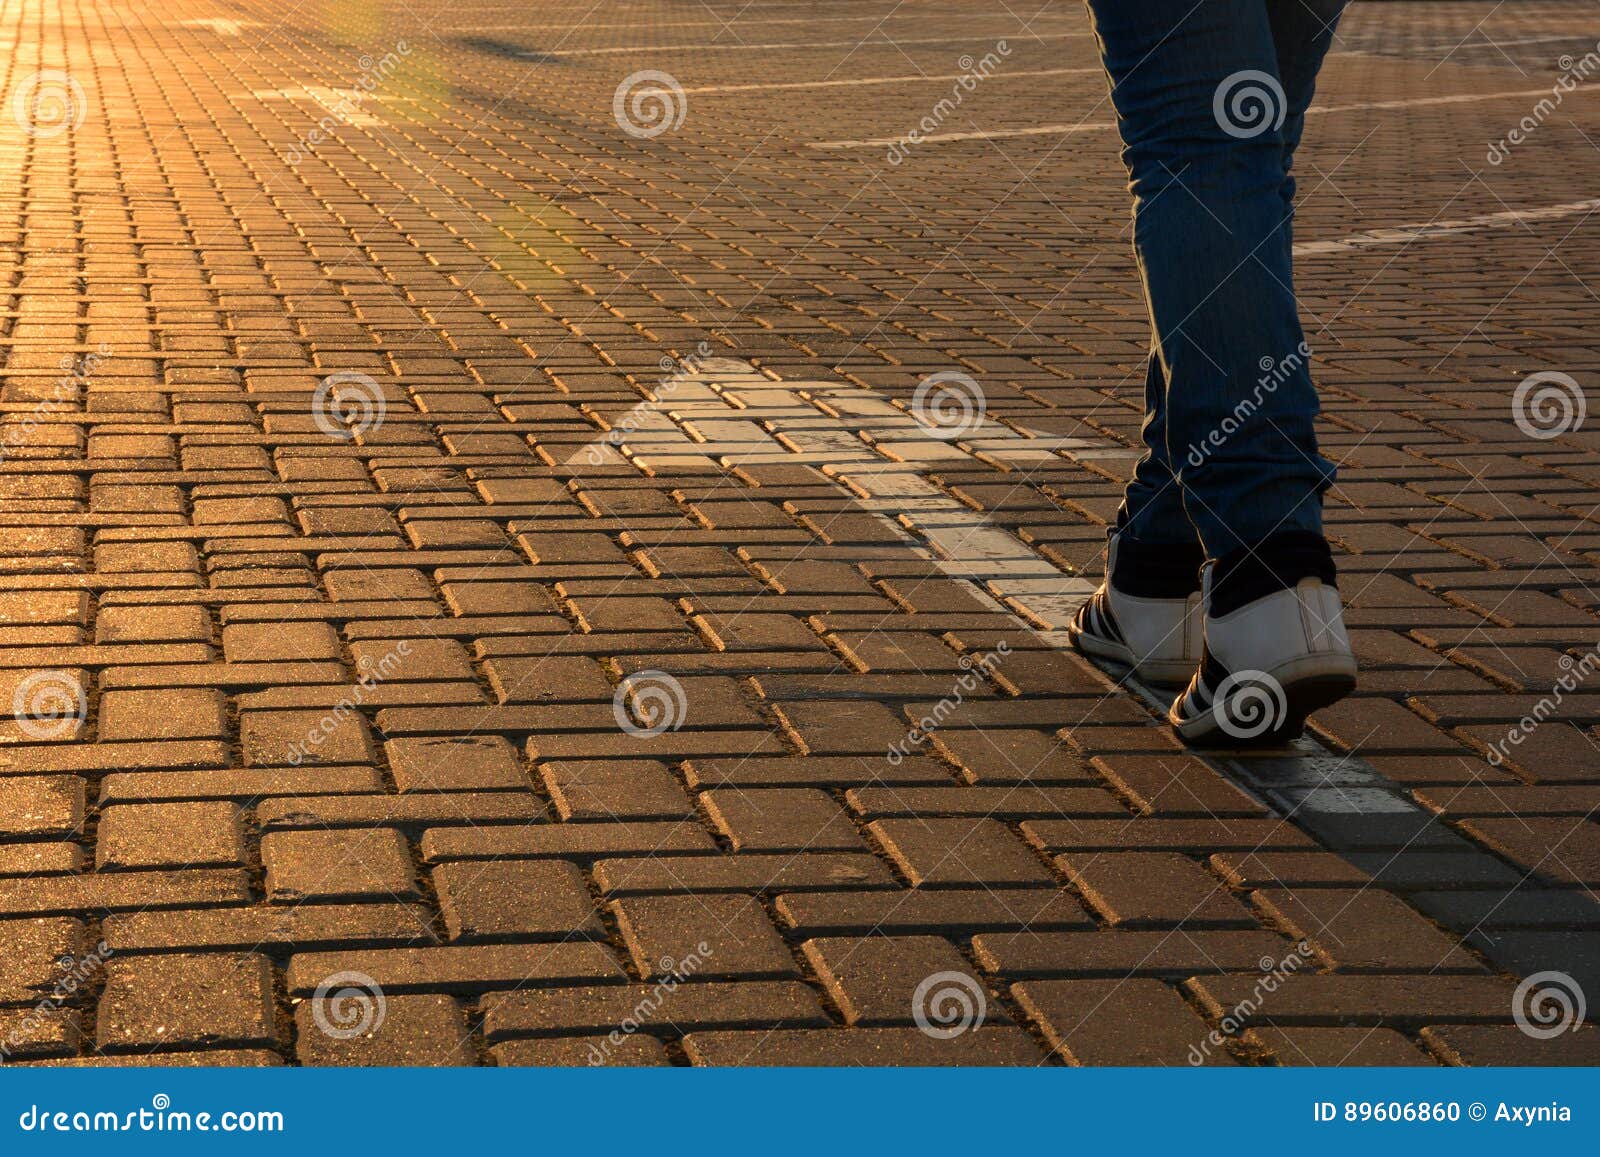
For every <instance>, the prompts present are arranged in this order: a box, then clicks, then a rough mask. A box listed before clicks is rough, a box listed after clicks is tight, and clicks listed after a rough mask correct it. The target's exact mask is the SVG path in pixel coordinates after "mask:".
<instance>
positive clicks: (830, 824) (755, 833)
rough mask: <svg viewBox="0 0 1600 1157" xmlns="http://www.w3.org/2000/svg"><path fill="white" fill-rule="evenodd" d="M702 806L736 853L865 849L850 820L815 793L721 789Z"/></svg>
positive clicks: (823, 794)
mask: <svg viewBox="0 0 1600 1157" xmlns="http://www.w3.org/2000/svg"><path fill="white" fill-rule="evenodd" d="M700 802H701V806H702V807H704V808H705V810H706V814H707V815H708V816H709V817H710V818H711V821H712V823H714V824H715V825H716V826H717V829H718V830H719V831H720V832H721V833H722V834H723V835H724V836H725V837H727V840H728V842H729V844H730V845H731V846H732V847H733V850H734V851H736V852H857V851H865V850H866V843H865V841H863V840H862V838H861V833H860V832H858V831H857V830H856V828H855V825H854V824H853V823H851V821H850V817H849V816H848V815H846V814H845V812H844V810H843V809H841V808H840V807H839V805H838V804H837V803H836V802H834V800H833V799H831V798H830V797H829V796H828V794H827V793H826V792H824V791H821V790H819V789H817V788H770V789H763V790H759V791H747V790H744V789H742V788H718V789H716V790H714V791H708V792H706V793H704V794H703V795H702V796H701V797H700Z"/></svg>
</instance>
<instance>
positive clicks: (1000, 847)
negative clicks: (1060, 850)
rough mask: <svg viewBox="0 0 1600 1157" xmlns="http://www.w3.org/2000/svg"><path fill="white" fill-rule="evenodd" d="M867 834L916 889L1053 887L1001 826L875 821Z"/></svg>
mask: <svg viewBox="0 0 1600 1157" xmlns="http://www.w3.org/2000/svg"><path fill="white" fill-rule="evenodd" d="M867 830H868V831H870V832H871V833H872V834H873V835H874V836H875V837H876V838H877V839H878V840H879V841H880V842H881V843H882V844H883V846H884V848H885V850H886V851H888V853H889V855H891V856H892V857H894V860H895V863H896V864H897V865H898V866H899V868H900V870H901V871H902V872H904V873H905V874H906V876H907V877H908V878H909V879H910V880H911V882H912V883H913V884H916V885H929V886H940V887H991V888H992V887H1002V888H1003V887H1026V886H1030V885H1033V886H1037V885H1040V884H1048V883H1050V882H1051V876H1050V872H1049V870H1048V869H1047V868H1046V867H1045V866H1044V864H1043V863H1042V862H1041V861H1040V860H1039V859H1038V858H1037V857H1036V856H1035V855H1034V854H1033V853H1032V852H1031V851H1030V850H1029V849H1028V847H1027V845H1025V844H1024V843H1023V842H1022V841H1021V840H1020V839H1018V837H1017V836H1016V835H1015V834H1014V833H1012V832H1011V831H1009V830H1008V829H1007V828H1006V827H1005V825H1004V824H1002V823H1000V822H999V821H998V820H991V819H976V820H975V819H912V820H877V821H875V822H873V823H871V824H869V825H868V827H867Z"/></svg>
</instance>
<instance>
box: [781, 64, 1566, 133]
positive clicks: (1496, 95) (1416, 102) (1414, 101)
mask: <svg viewBox="0 0 1600 1157" xmlns="http://www.w3.org/2000/svg"><path fill="white" fill-rule="evenodd" d="M1002 75H1004V73H1002V72H997V73H995V76H1002ZM1574 91H1576V90H1574ZM1549 95H1550V88H1549V86H1548V85H1547V86H1545V87H1544V88H1519V89H1511V90H1508V91H1505V92H1472V93H1457V94H1455V95H1452V96H1419V97H1412V98H1409V99H1406V100H1372V101H1361V102H1359V103H1356V104H1331V105H1312V106H1311V107H1310V108H1308V109H1307V110H1306V115H1307V116H1315V115H1323V114H1327V113H1334V112H1358V111H1361V110H1363V109H1397V108H1414V107H1421V106H1422V105H1440V104H1470V103H1475V102H1477V101H1485V100H1502V99H1509V98H1510V97H1529V96H1549ZM1116 127H1117V123H1116V122H1115V121H1088V122H1084V123H1080V124H1052V125H1032V126H1030V127H1028V128H1021V129H989V130H973V131H971V132H954V133H931V134H928V135H925V136H923V137H922V138H921V139H920V140H918V141H917V142H916V144H917V147H919V148H920V147H921V146H923V145H936V144H942V143H948V142H951V141H997V140H1004V139H1006V138H1009V137H1047V136H1069V135H1071V134H1073V133H1089V132H1104V131H1106V130H1108V129H1114V128H1116ZM808 143H809V147H811V148H813V149H879V148H887V147H888V146H890V145H899V144H904V143H905V138H904V137H866V138H863V139H861V140H842V141H811V142H808Z"/></svg>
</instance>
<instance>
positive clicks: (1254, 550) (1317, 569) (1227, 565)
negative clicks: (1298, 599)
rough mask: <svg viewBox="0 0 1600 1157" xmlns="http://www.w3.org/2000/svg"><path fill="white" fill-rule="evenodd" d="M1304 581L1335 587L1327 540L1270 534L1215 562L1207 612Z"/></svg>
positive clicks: (1229, 607) (1290, 533)
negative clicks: (1252, 544)
mask: <svg viewBox="0 0 1600 1157" xmlns="http://www.w3.org/2000/svg"><path fill="white" fill-rule="evenodd" d="M1119 550H1120V548H1119ZM1303 578H1319V579H1321V580H1322V581H1323V582H1325V583H1327V584H1328V585H1329V586H1334V585H1335V583H1334V578H1335V571H1334V566H1333V551H1331V550H1329V549H1328V540H1327V539H1326V538H1323V537H1322V535H1320V534H1312V533H1311V532H1310V531H1305V530H1286V531H1284V532H1283V533H1281V534H1274V535H1269V536H1268V537H1267V538H1265V539H1263V540H1262V541H1261V542H1258V543H1256V545H1255V546H1254V547H1240V548H1239V549H1238V550H1235V551H1232V552H1230V553H1228V554H1225V555H1223V556H1222V557H1221V558H1219V559H1218V560H1217V562H1216V566H1215V568H1214V569H1213V570H1212V572H1211V605H1210V606H1209V607H1207V608H1206V613H1207V614H1209V615H1212V616H1213V617H1215V616H1220V615H1226V614H1229V613H1230V612H1232V611H1236V610H1238V609H1239V608H1240V607H1242V606H1244V605H1245V604H1246V603H1253V602H1255V601H1256V600H1257V599H1259V598H1265V597H1266V596H1267V595H1270V594H1273V593H1274V592H1276V591H1286V590H1288V589H1289V588H1291V587H1293V586H1294V585H1295V584H1296V583H1298V582H1299V581H1300V580H1301V579H1303Z"/></svg>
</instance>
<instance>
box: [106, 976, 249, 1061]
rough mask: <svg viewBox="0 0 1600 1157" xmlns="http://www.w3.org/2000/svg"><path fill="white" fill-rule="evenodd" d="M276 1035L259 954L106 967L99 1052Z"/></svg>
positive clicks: (238, 1043)
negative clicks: (101, 1050)
mask: <svg viewBox="0 0 1600 1157" xmlns="http://www.w3.org/2000/svg"><path fill="white" fill-rule="evenodd" d="M279 1036H280V1033H279V1028H278V1024H277V1020H276V1014H275V1012H274V1009H273V999H272V970H271V967H270V966H269V964H268V962H267V959H266V957H264V956H257V955H253V954H250V953H214V954H213V953H208V954H205V955H171V956H139V957H129V958H126V959H118V958H115V957H113V958H112V959H111V960H109V961H108V962H107V963H106V988H105V993H104V995H103V996H102V997H101V999H100V1010H99V1017H98V1019H97V1022H96V1043H97V1045H98V1047H100V1048H102V1049H108V1050H112V1051H117V1050H124V1051H126V1050H132V1049H146V1050H148V1049H157V1048H165V1047H172V1048H180V1047H190V1048H194V1047H204V1046H216V1045H234V1046H243V1045H267V1046H271V1045H274V1044H276V1043H277V1041H278V1039H279Z"/></svg>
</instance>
